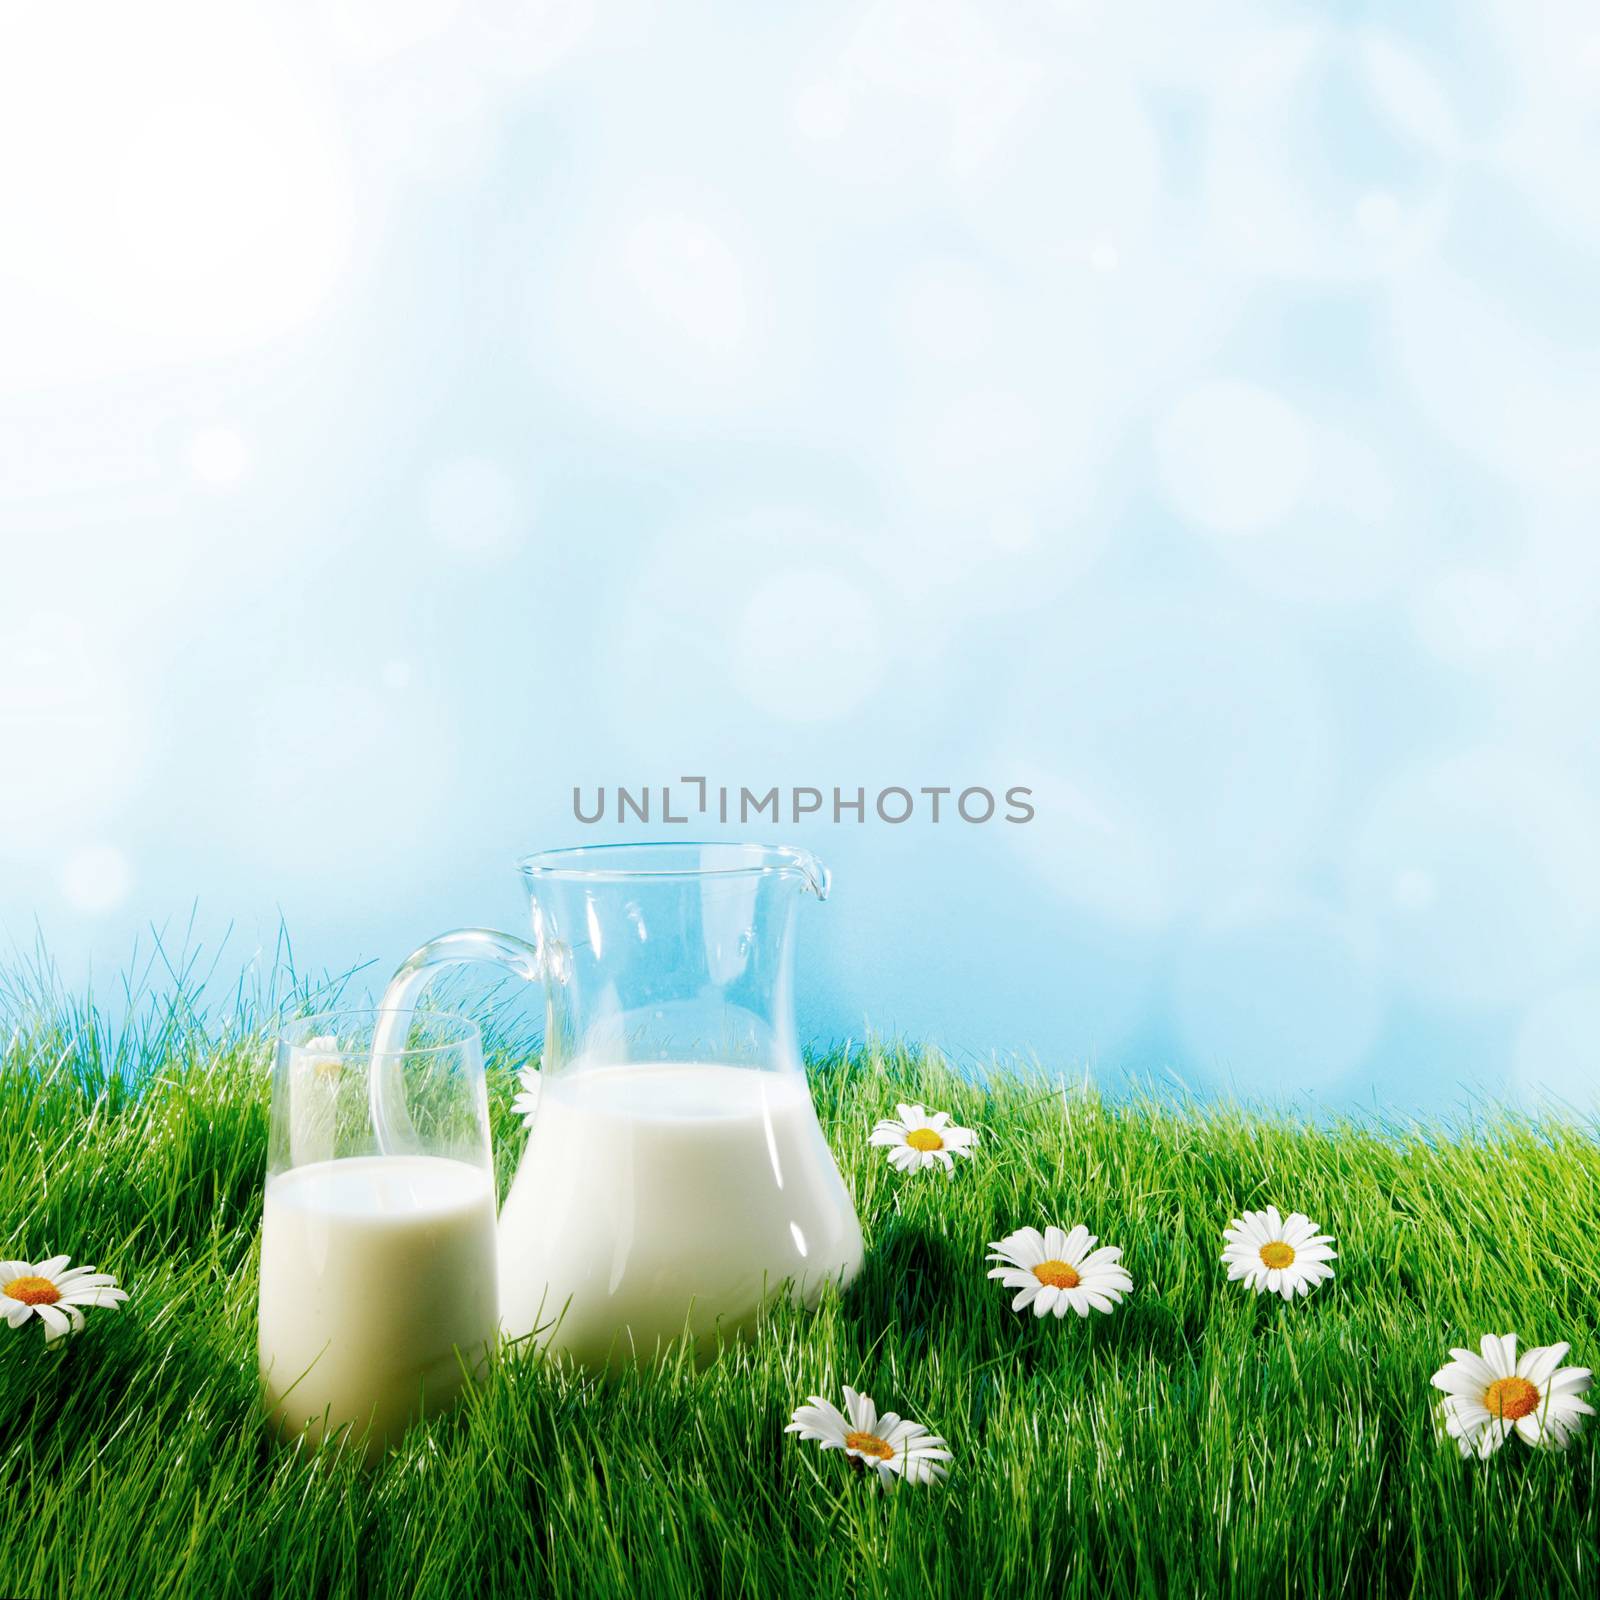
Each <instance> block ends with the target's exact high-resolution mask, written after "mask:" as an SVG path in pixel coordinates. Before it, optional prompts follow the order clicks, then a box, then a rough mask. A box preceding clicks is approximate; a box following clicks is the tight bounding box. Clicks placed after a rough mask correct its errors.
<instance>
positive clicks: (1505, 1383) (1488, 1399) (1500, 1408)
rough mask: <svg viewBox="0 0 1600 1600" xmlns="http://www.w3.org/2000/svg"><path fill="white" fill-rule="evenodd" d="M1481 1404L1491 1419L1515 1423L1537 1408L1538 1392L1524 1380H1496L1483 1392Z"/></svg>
mask: <svg viewBox="0 0 1600 1600" xmlns="http://www.w3.org/2000/svg"><path fill="white" fill-rule="evenodd" d="M1483 1403H1484V1406H1485V1408H1486V1409H1487V1410H1488V1413H1489V1415H1490V1416H1491V1417H1504V1418H1505V1419H1506V1421H1507V1422H1515V1421H1516V1420H1517V1418H1518V1417H1525V1416H1527V1414H1528V1413H1529V1412H1530V1411H1535V1410H1537V1409H1538V1406H1539V1391H1538V1390H1537V1389H1535V1388H1534V1386H1533V1385H1532V1384H1531V1383H1529V1382H1528V1380H1527V1379H1526V1378H1496V1379H1495V1381H1494V1382H1493V1383H1491V1384H1490V1385H1489V1387H1488V1388H1487V1389H1485V1390H1484V1391H1483Z"/></svg>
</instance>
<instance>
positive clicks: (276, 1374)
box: [260, 1156, 497, 1454]
mask: <svg viewBox="0 0 1600 1600" xmlns="http://www.w3.org/2000/svg"><path fill="white" fill-rule="evenodd" d="M496 1322H497V1307H496V1297H495V1247H494V1187H493V1184H492V1181H491V1179H490V1176H489V1174H488V1173H487V1172H485V1171H483V1170H482V1169H480V1168H478V1167H473V1166H469V1165H468V1164H467V1163H466V1162H463V1161H450V1160H446V1159H444V1158H442V1157H438V1156H364V1157H353V1158H350V1159H346V1160H341V1161H318V1162H315V1163H312V1164H311V1165H308V1166H302V1167H295V1168H292V1169H290V1170H289V1171H287V1172H284V1173H280V1174H278V1175H277V1176H274V1177H269V1178H268V1179H267V1198H266V1211H265V1216H264V1218H263V1222H262V1231H261V1327H260V1357H261V1374H262V1380H263V1383H264V1385H265V1389H266V1403H267V1407H268V1410H269V1412H270V1413H271V1415H272V1417H273V1419H274V1420H275V1421H276V1423H277V1424H278V1426H279V1427H280V1428H281V1429H282V1430H284V1431H285V1432H294V1431H297V1430H298V1429H299V1428H300V1427H301V1425H302V1424H306V1423H307V1422H308V1420H309V1426H308V1428H307V1432H308V1434H309V1435H310V1437H311V1438H312V1439H317V1438H320V1437H321V1434H322V1431H323V1416H324V1413H326V1414H327V1418H328V1425H329V1427H330V1428H332V1429H337V1428H338V1427H339V1426H341V1425H342V1424H345V1423H350V1424H352V1430H351V1431H352V1435H353V1436H355V1437H359V1436H360V1435H362V1434H364V1433H366V1431H367V1427H368V1424H369V1423H370V1424H371V1434H370V1440H369V1454H372V1453H376V1452H377V1451H378V1450H379V1449H381V1447H382V1445H383V1443H384V1442H385V1441H388V1442H393V1441H394V1440H395V1439H397V1438H398V1437H399V1435H400V1433H401V1431H402V1430H403V1429H404V1427H405V1424H406V1423H407V1422H408V1421H409V1420H410V1419H411V1418H412V1417H414V1416H416V1415H419V1414H423V1413H430V1414H431V1413H432V1412H435V1411H438V1410H440V1409H442V1408H443V1407H445V1406H447V1405H448V1404H449V1403H450V1401H451V1400H453V1399H454V1398H455V1395H456V1392H457V1391H458V1389H459V1388H460V1387H461V1383H462V1361H463V1360H465V1362H466V1363H467V1365H468V1367H469V1368H470V1367H471V1366H472V1365H474V1364H475V1363H477V1362H479V1361H481V1360H482V1359H483V1357H484V1355H485V1352H486V1349H487V1347H488V1345H489V1344H490V1342H491V1341H492V1340H493V1339H494V1337H495V1333H496ZM457 1348H459V1349H460V1351H461V1356H460V1357H458V1356H457V1354H456V1351H457Z"/></svg>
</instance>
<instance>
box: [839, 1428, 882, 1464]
mask: <svg viewBox="0 0 1600 1600" xmlns="http://www.w3.org/2000/svg"><path fill="white" fill-rule="evenodd" d="M844 1442H845V1444H846V1445H848V1446H849V1448H850V1449H852V1450H854V1451H855V1452H856V1453H857V1454H858V1455H864V1456H876V1457H877V1458H878V1460H879V1461H893V1460H894V1448H893V1446H891V1445H889V1444H886V1443H885V1442H884V1441H883V1440H882V1439H880V1438H879V1437H878V1436H877V1434H875V1433H847V1434H846V1435H845V1436H844Z"/></svg>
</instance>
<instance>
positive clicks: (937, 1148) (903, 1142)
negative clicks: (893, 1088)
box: [867, 1103, 978, 1175]
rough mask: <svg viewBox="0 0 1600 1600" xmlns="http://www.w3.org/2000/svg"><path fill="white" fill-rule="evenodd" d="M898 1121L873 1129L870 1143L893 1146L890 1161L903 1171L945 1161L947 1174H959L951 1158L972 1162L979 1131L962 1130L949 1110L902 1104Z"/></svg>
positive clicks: (879, 1125) (916, 1170) (886, 1119)
mask: <svg viewBox="0 0 1600 1600" xmlns="http://www.w3.org/2000/svg"><path fill="white" fill-rule="evenodd" d="M895 1110H897V1111H898V1112H899V1113H900V1115H899V1117H898V1118H890V1117H886V1118H885V1119H884V1120H883V1121H882V1122H880V1123H879V1124H878V1125H877V1127H875V1128H874V1129H873V1130H872V1137H871V1138H870V1139H869V1140H868V1141H867V1143H868V1144H881V1145H887V1146H888V1147H889V1162H890V1164H891V1165H892V1166H895V1167H898V1168H899V1170H900V1171H901V1172H919V1171H921V1169H922V1168H923V1167H931V1166H932V1165H933V1164H934V1163H935V1162H936V1161H937V1162H942V1163H943V1165H944V1170H945V1173H946V1174H947V1175H949V1174H951V1173H953V1172H954V1171H955V1163H954V1162H953V1161H952V1160H951V1159H950V1158H951V1156H965V1157H966V1158H967V1159H968V1160H969V1161H970V1160H971V1159H972V1147H973V1145H974V1144H976V1143H977V1139H978V1133H977V1130H976V1129H975V1128H963V1127H959V1126H958V1125H957V1124H956V1123H954V1122H952V1121H951V1120H950V1113H949V1112H948V1111H935V1112H932V1113H929V1112H928V1111H926V1110H924V1109H923V1107H921V1106H908V1105H905V1104H903V1103H902V1104H900V1105H898V1106H896V1107H895Z"/></svg>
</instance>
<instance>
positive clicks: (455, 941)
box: [367, 928, 544, 1155]
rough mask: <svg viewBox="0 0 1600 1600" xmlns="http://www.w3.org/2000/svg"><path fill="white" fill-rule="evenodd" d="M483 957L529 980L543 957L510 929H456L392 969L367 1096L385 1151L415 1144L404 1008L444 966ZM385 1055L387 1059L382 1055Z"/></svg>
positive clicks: (537, 979) (537, 978)
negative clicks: (406, 1087) (404, 1069)
mask: <svg viewBox="0 0 1600 1600" xmlns="http://www.w3.org/2000/svg"><path fill="white" fill-rule="evenodd" d="M471 961H487V962H490V963H492V964H493V965H494V966H497V967H503V968H505V970H506V971H508V972H512V973H515V974H516V976H517V977H519V978H524V979H526V980H527V981H528V982H529V983H543V981H544V962H543V960H542V959H541V957H540V955H539V952H538V950H537V949H536V948H535V947H534V946H533V945H531V944H530V943H529V942H528V941H527V940H526V939H519V938H518V937H517V936H516V934H514V933H501V932H499V931H498V930H496V929H494V928H457V929H455V930H454V931H453V932H451V933H441V934H440V935H439V937H438V938H437V939H430V940H428V942H427V943H426V944H424V945H419V946H418V947H417V948H416V949H415V950H413V951H412V952H411V954H410V955H408V956H407V957H406V958H405V960H404V961H402V962H401V963H400V965H399V966H398V967H396V968H395V973H394V976H393V977H392V978H391V979H390V980H389V987H388V988H387V989H385V990H384V992H383V1015H382V1016H380V1017H379V1018H378V1026H377V1028H376V1030H375V1031H374V1034H373V1040H372V1071H371V1073H370V1074H369V1076H368V1080H367V1082H368V1098H369V1104H370V1107H371V1112H372V1127H373V1132H374V1133H375V1134H376V1135H377V1139H378V1148H379V1150H381V1151H382V1152H383V1153H384V1154H385V1155H400V1154H404V1153H406V1152H407V1151H411V1150H415V1149H417V1148H418V1140H417V1136H416V1130H415V1129H414V1128H413V1127H412V1125H411V1118H410V1117H409V1116H408V1115H407V1114H406V1107H405V1096H404V1094H403V1093H402V1083H401V1078H400V1057H399V1054H398V1052H399V1051H400V1050H402V1049H403V1048H404V1047H405V1041H406V1030H407V1026H408V1020H407V1019H408V1013H409V1012H411V1011H412V1010H414V1009H415V1007H416V1004H417V1001H418V1000H420V999H421V998H422V992H423V990H424V989H426V988H427V987H428V985H429V984H430V983H432V982H433V980H434V979H435V978H437V977H438V976H439V971H440V969H441V968H443V967H459V966H464V965H465V964H466V963H468V962H471ZM386 1058H387V1059H386Z"/></svg>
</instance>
